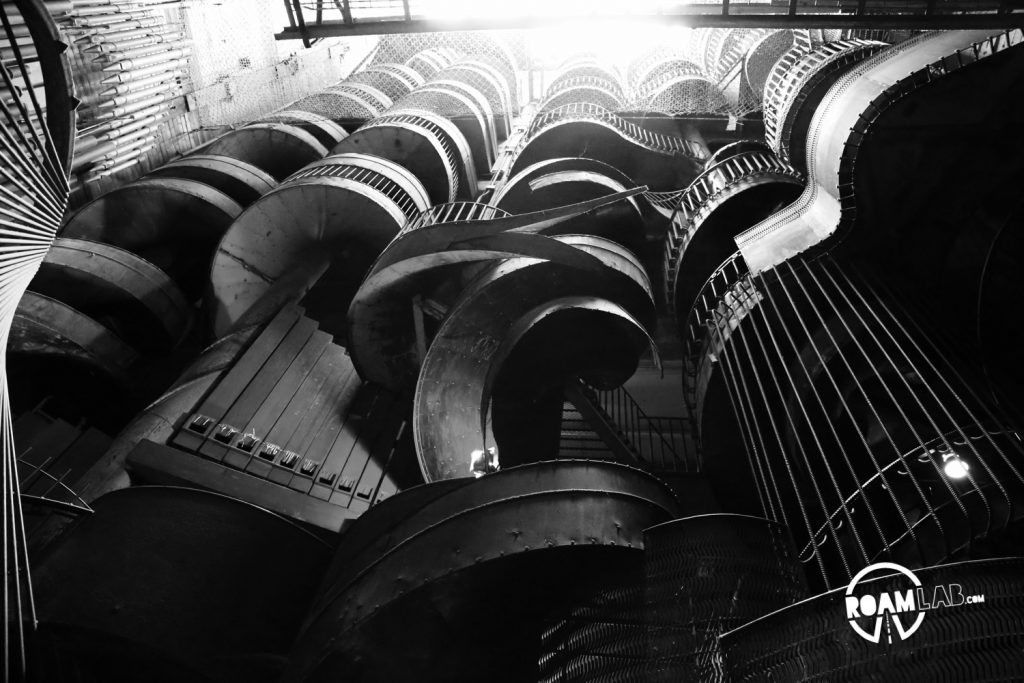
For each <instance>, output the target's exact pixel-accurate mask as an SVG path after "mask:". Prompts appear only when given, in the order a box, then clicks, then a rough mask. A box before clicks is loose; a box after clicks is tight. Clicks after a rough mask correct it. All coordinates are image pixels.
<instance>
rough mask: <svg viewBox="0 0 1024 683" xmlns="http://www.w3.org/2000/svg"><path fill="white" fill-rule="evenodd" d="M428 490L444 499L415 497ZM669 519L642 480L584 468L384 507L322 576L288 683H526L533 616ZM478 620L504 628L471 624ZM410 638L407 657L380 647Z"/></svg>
mask: <svg viewBox="0 0 1024 683" xmlns="http://www.w3.org/2000/svg"><path fill="white" fill-rule="evenodd" d="M434 487H441V488H442V491H441V492H440V495H437V496H426V495H424V494H429V493H430V491H429V489H431V488H434ZM405 495H416V496H417V500H416V501H415V502H414V506H415V507H416V510H417V513H416V514H415V515H411V516H405V515H402V514H401V511H403V510H405V509H407V508H406V506H405V505H404V504H403V496H405ZM425 497H427V498H429V501H428V502H426V503H425V504H422V503H423V498H425ZM391 506H394V507H395V509H396V514H394V515H392V516H391V519H390V524H388V521H389V520H387V519H383V517H384V516H385V515H387V514H388V513H389V512H390V507H391ZM677 510H678V504H677V503H676V501H675V499H674V497H673V496H672V494H671V493H670V492H669V490H668V489H667V488H666V487H664V486H663V485H662V484H660V483H659V482H657V481H656V480H655V479H653V478H652V477H650V476H649V475H646V474H644V473H643V472H640V471H638V470H635V469H632V468H628V467H624V466H621V465H616V464H612V463H604V462H588V461H574V462H568V461H561V462H545V463H538V464H534V465H530V466H524V467H518V468H513V469H508V470H503V471H501V472H498V473H495V474H492V475H489V476H486V477H484V478H482V479H478V480H476V481H469V482H467V483H465V485H453V484H452V483H451V482H442V483H438V484H430V485H428V486H427V487H426V490H422V491H416V490H415V489H414V490H413V491H411V492H408V493H402V494H399V495H397V496H394V497H392V498H391V499H389V500H387V501H385V502H384V503H382V504H381V505H380V506H378V508H377V510H376V514H377V519H376V520H375V521H374V527H375V528H379V529H381V530H382V532H381V533H378V534H375V539H376V540H370V539H368V538H367V534H365V533H363V534H358V535H357V536H354V537H353V539H354V540H356V539H358V543H357V544H356V545H357V547H354V548H352V549H348V548H346V544H345V541H344V540H343V542H342V544H341V546H340V547H339V551H338V552H339V555H340V556H342V557H343V558H344V561H339V562H336V563H335V566H334V567H333V568H332V570H331V571H330V575H329V577H328V579H327V581H326V582H325V584H324V586H325V588H324V590H323V591H322V592H321V595H320V597H319V598H318V599H317V601H316V608H315V610H314V612H313V616H312V617H311V619H310V620H309V621H308V622H307V624H306V627H305V629H304V631H303V633H302V635H301V636H300V637H299V639H298V641H297V643H298V644H297V645H296V647H295V649H294V650H293V653H292V657H291V659H290V661H291V666H290V669H289V671H288V672H286V674H285V677H284V681H286V682H288V683H292V682H297V681H304V680H333V679H334V678H336V677H338V676H343V675H350V674H352V673H354V672H358V674H359V676H360V677H361V678H363V679H364V680H368V681H375V682H376V681H413V680H418V679H420V678H421V677H422V672H423V671H424V670H426V669H425V668H424V667H426V666H428V665H429V666H430V667H431V669H432V670H437V668H436V667H437V666H438V663H439V662H444V663H445V664H444V666H443V669H444V671H445V675H447V676H451V677H453V678H456V679H458V680H494V681H507V680H524V679H525V678H524V676H526V677H528V675H529V674H528V672H529V671H530V670H535V668H536V654H535V651H536V647H537V645H538V644H539V631H540V629H541V627H542V622H543V613H545V612H547V611H548V610H550V609H553V608H556V607H558V606H561V605H563V604H565V603H566V602H570V603H571V602H572V601H573V600H574V599H578V597H579V595H580V594H582V593H585V592H586V591H588V590H590V589H591V586H592V585H594V584H595V583H598V584H599V583H600V582H601V581H603V580H605V577H606V576H607V575H608V573H609V572H610V571H617V570H619V569H620V568H622V567H623V566H626V565H629V566H633V565H634V564H635V563H636V562H637V561H638V559H639V557H640V556H639V553H638V552H637V550H638V549H639V548H640V547H641V543H642V536H641V532H642V529H644V528H646V527H648V526H651V525H652V524H655V523H658V522H659V521H663V520H666V519H669V518H671V517H673V516H674V515H675V514H676V513H677ZM542 520H543V521H542ZM359 524H360V522H357V523H356V527H355V528H354V529H353V531H355V530H356V529H358V526H359ZM384 530H386V531H384ZM368 541H369V542H368ZM510 576H511V577H515V578H514V580H509V577H510ZM485 614H488V615H493V614H502V615H503V618H502V619H500V620H497V621H494V620H493V619H491V620H489V626H488V628H487V629H480V628H478V627H477V626H474V624H479V623H480V622H479V621H477V620H478V619H481V618H483V615H485ZM442 615H443V616H442ZM442 623H443V624H445V625H444V626H442ZM410 630H412V631H415V632H416V633H417V634H419V636H418V638H417V646H415V647H401V648H397V649H396V648H393V647H390V646H389V645H387V643H390V642H392V639H393V638H395V637H400V636H398V634H400V633H401V634H406V633H408V632H410ZM389 634H390V635H389ZM453 636H454V638H456V639H455V640H453ZM428 663H429V664H428Z"/></svg>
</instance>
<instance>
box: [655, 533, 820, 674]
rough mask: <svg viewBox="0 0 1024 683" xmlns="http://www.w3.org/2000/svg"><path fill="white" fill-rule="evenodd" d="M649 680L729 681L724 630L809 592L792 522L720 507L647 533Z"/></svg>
mask: <svg viewBox="0 0 1024 683" xmlns="http://www.w3.org/2000/svg"><path fill="white" fill-rule="evenodd" d="M644 547H645V556H644V567H645V589H644V600H645V603H646V612H647V619H648V628H649V642H648V649H647V653H648V668H647V676H648V677H647V679H646V680H648V681H652V682H658V681H665V682H666V683H668V682H673V683H674V682H675V681H681V680H694V681H724V680H727V679H726V678H725V677H724V675H723V671H722V663H721V653H720V651H719V647H718V636H719V635H720V634H722V633H724V632H726V631H729V630H731V629H733V628H736V627H737V626H740V625H741V624H743V623H746V622H747V621H749V620H750V619H753V618H756V617H759V616H761V615H762V614H766V613H768V612H771V611H774V610H776V609H779V608H781V607H785V606H787V605H791V604H793V603H794V602H797V601H798V600H801V599H803V598H805V597H806V596H807V594H808V590H807V584H806V580H805V579H804V576H803V569H802V567H801V566H800V563H799V562H798V561H797V556H796V552H795V551H794V549H793V548H792V545H791V543H790V541H789V537H788V534H787V532H786V529H785V528H784V527H782V526H781V525H779V524H777V523H775V522H771V521H769V520H767V519H761V518H758V517H746V516H743V515H728V514H713V515H701V516H698V517H688V518H686V519H679V520H676V521H674V522H668V523H666V524H661V525H659V526H656V527H653V528H651V529H648V530H647V531H645V532H644Z"/></svg>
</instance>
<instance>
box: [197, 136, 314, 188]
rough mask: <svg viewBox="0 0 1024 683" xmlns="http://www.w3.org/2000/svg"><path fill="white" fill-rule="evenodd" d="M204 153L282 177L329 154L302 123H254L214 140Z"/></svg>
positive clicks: (280, 178)
mask: <svg viewBox="0 0 1024 683" xmlns="http://www.w3.org/2000/svg"><path fill="white" fill-rule="evenodd" d="M203 153H204V154H217V155H220V156H226V157H231V158H232V159H238V160H239V161H244V162H247V163H250V164H252V165H253V166H256V167H257V168H261V169H263V170H264V171H266V172H267V173H269V174H270V175H272V176H274V178H276V179H277V180H278V181H280V180H283V179H285V178H287V177H288V176H289V175H291V174H292V173H294V172H295V171H297V170H299V169H300V168H302V167H303V166H305V165H306V164H308V163H310V162H312V161H316V160H317V159H320V158H321V157H325V156H327V147H325V146H324V145H323V144H321V143H320V141H319V140H317V138H316V136H314V135H311V134H310V133H307V132H306V131H305V130H303V129H302V128H300V127H299V126H293V125H290V124H286V123H253V124H249V125H248V126H244V127H242V128H239V129H238V130H233V131H231V132H230V133H228V134H227V135H224V136H223V137H220V138H218V139H216V140H214V141H213V142H212V143H210V145H209V146H208V147H205V148H204V149H203Z"/></svg>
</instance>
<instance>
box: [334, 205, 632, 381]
mask: <svg viewBox="0 0 1024 683" xmlns="http://www.w3.org/2000/svg"><path fill="white" fill-rule="evenodd" d="M638 191H639V190H634V191H632V193H621V194H619V195H617V196H616V197H614V198H613V199H611V200H609V199H608V198H601V199H598V200H594V201H591V202H587V203H582V204H579V205H575V206H570V207H560V208H559V209H557V210H548V211H540V212H536V213H532V214H526V215H523V216H504V217H499V218H475V217H478V216H488V215H494V214H495V212H496V211H498V210H497V209H495V208H494V207H491V206H487V205H461V206H463V207H465V206H468V207H469V208H470V209H471V211H470V212H469V213H466V212H465V211H464V210H462V209H458V210H456V209H451V207H449V210H441V211H437V210H436V207H435V208H432V209H431V211H430V213H431V215H432V216H433V217H434V219H438V218H443V219H444V220H452V219H454V220H452V222H445V223H439V224H428V225H426V226H421V227H416V226H417V225H419V223H420V222H421V221H420V219H417V220H416V221H414V222H413V223H411V224H410V225H409V226H407V227H406V228H405V229H403V232H402V233H401V234H400V235H399V237H398V238H397V239H396V240H395V241H394V242H392V243H391V244H390V245H389V246H388V248H387V249H386V250H385V251H384V253H383V254H381V256H380V258H378V259H377V262H376V263H374V265H373V267H372V268H371V269H370V272H369V274H368V275H367V277H366V279H365V280H364V281H363V284H362V285H361V286H360V288H359V291H358V292H357V293H356V295H355V297H354V298H353V300H352V304H351V306H350V308H349V312H348V317H349V324H348V329H349V352H350V353H351V354H352V358H353V361H354V362H355V364H356V367H357V368H359V372H360V374H361V375H362V376H363V377H366V378H369V379H372V380H373V381H375V382H377V383H379V384H382V385H384V386H387V387H390V388H392V389H395V390H398V389H400V388H402V387H403V386H405V385H407V384H410V383H411V382H412V381H413V380H414V379H415V376H416V371H417V368H418V366H419V359H418V357H417V355H416V354H415V353H413V352H412V349H413V348H415V341H416V338H415V328H414V321H413V320H412V316H411V306H412V304H413V302H412V297H413V296H414V294H415V293H416V288H417V287H419V286H420V285H422V284H423V282H424V278H435V279H436V278H439V277H440V274H441V273H442V271H443V270H444V269H449V270H450V269H451V268H452V267H455V268H456V269H457V270H455V271H454V272H446V273H444V277H443V278H442V281H443V282H451V281H457V280H458V279H459V278H460V277H461V275H460V273H461V272H462V271H463V270H464V268H465V266H467V265H471V264H474V263H479V262H481V261H490V260H495V259H502V258H510V257H513V256H529V257H532V258H539V259H544V260H558V261H560V262H563V263H565V264H567V265H574V266H576V267H581V268H588V267H590V268H594V267H597V266H598V265H599V263H598V262H596V261H594V260H593V259H589V258H588V256H587V255H586V254H584V253H582V252H580V251H579V250H578V249H574V248H571V247H567V246H565V245H564V244H562V243H560V242H558V241H554V240H550V239H547V238H544V237H541V236H540V235H534V234H531V233H532V232H533V231H536V230H541V229H550V227H552V226H556V225H559V224H560V223H561V222H564V221H568V220H571V219H572V218H573V217H574V216H579V215H584V214H585V213H586V212H587V211H592V210H594V209H596V208H599V207H601V206H604V205H607V204H608V203H609V201H618V200H620V199H622V198H624V197H628V196H630V194H635V193H636V192H638ZM452 206H457V205H452ZM441 208H442V209H443V208H444V207H443V206H442V207H441ZM453 212H454V213H453ZM502 213H504V212H502ZM412 228H416V229H412ZM515 231H524V232H518V233H517V232H515Z"/></svg>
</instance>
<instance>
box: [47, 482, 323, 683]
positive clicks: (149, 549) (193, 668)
mask: <svg viewBox="0 0 1024 683" xmlns="http://www.w3.org/2000/svg"><path fill="white" fill-rule="evenodd" d="M92 507H93V510H94V512H93V513H92V514H90V515H88V516H86V517H83V518H82V519H80V520H79V521H78V522H77V523H76V524H75V526H74V527H73V528H72V529H70V530H69V531H68V532H67V533H65V534H64V535H63V536H62V537H61V538H60V540H59V541H58V543H57V544H56V545H55V547H54V548H52V549H51V550H50V551H49V552H48V553H47V555H46V557H45V558H41V559H40V561H39V562H38V564H37V565H36V566H34V567H33V570H34V571H33V575H34V576H33V578H34V579H35V581H36V582H37V584H38V586H39V587H40V590H39V599H38V606H39V621H40V627H39V628H40V636H41V637H42V638H44V639H45V642H47V644H48V645H49V646H50V647H51V648H53V649H54V650H56V651H57V652H60V653H61V654H62V655H63V657H56V658H53V659H52V660H51V661H49V662H46V663H45V664H46V668H47V669H48V670H50V671H51V673H52V674H54V675H55V677H57V678H62V677H63V676H61V675H59V674H58V672H60V673H61V674H65V675H66V674H68V673H69V672H67V671H60V669H61V664H59V663H67V662H68V660H70V664H71V668H72V670H75V669H79V670H81V669H84V670H85V671H87V672H89V673H90V675H91V676H94V677H95V679H96V680H210V681H237V682H238V683H241V682H242V681H257V680H258V681H263V680H274V679H275V678H276V677H277V675H279V670H280V667H281V661H282V660H283V658H284V656H285V655H286V654H287V651H288V648H289V646H290V644H291V642H292V640H293V639H294V637H295V634H296V632H297V630H298V628H299V626H300V624H301V621H302V618H303V615H304V613H305V611H306V606H307V605H308V603H309V601H310V599H311V598H312V597H313V594H314V591H315V588H316V585H317V583H318V582H319V580H320V578H321V576H322V574H323V572H324V570H325V569H326V566H327V563H328V561H329V557H330V550H329V547H328V545H327V544H326V543H325V542H323V541H322V540H320V539H318V538H317V537H315V536H314V535H313V534H311V533H309V532H308V531H306V530H305V529H303V528H301V527H299V526H298V525H297V524H295V523H292V522H290V521H287V520H285V519H284V518H282V517H279V516H277V515H274V514H272V513H269V512H267V511H266V510H263V509H261V508H257V507H255V506H253V505H249V504H247V503H243V502H241V501H239V500H236V499H232V498H228V497H226V496H221V495H218V494H215V493H210V492H205V491H197V490H192V489H184V488H172V487H156V486H141V487H139V486H136V487H131V488H127V489H123V490H119V491H115V492H112V493H109V494H107V495H105V496H102V497H101V498H99V499H98V500H96V501H94V502H93V503H92ZM255 567H259V568H260V570H259V571H254V568H255ZM267 576H277V577H279V578H280V580H275V581H267ZM253 595H259V596H260V597H259V600H253V599H252V596H253ZM40 663H41V664H43V662H40Z"/></svg>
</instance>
